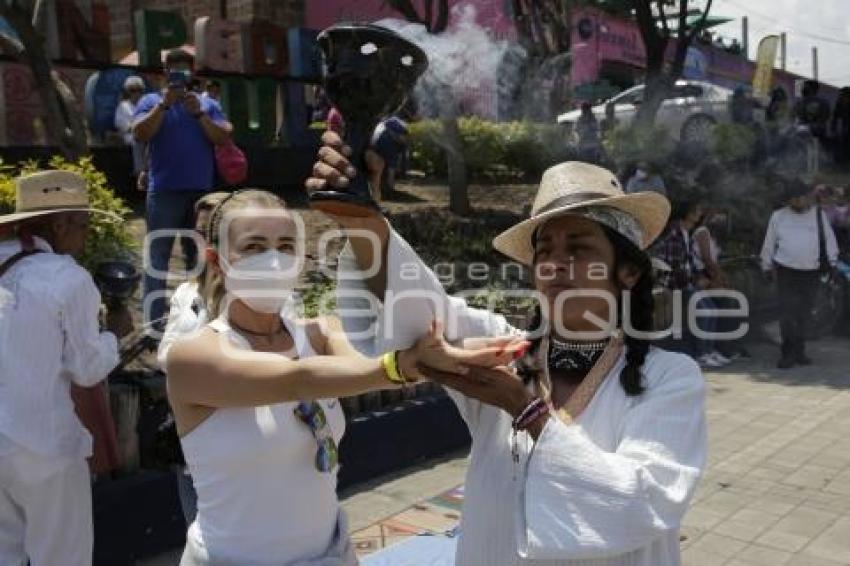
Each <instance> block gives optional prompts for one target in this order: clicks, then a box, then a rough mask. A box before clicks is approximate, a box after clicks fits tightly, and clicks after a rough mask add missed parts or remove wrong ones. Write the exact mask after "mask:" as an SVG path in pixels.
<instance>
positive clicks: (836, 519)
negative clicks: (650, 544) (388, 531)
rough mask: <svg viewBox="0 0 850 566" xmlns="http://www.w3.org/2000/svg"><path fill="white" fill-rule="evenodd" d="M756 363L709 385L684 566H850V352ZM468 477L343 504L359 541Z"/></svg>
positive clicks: (382, 487)
mask: <svg viewBox="0 0 850 566" xmlns="http://www.w3.org/2000/svg"><path fill="white" fill-rule="evenodd" d="M751 353H752V354H753V359H752V360H747V361H738V362H735V363H734V364H732V365H731V366H728V368H724V369H722V370H721V371H715V372H711V373H708V374H707V375H706V379H707V383H708V386H709V394H708V406H707V411H708V422H709V466H708V470H707V472H706V474H705V476H704V478H703V480H702V482H701V484H700V487H699V489H698V490H697V493H696V495H695V497H694V501H693V503H692V505H691V509H690V511H689V512H688V514H687V515H686V517H685V521H684V526H683V529H682V535H683V542H682V548H683V564H684V566H745V565H749V566H759V565H762V566H785V565H787V566H839V565H845V566H850V340H847V339H839V338H829V339H825V340H821V341H818V342H817V343H815V344H813V345H812V347H811V348H810V355H811V357H812V358H813V359H815V360H816V362H817V365H815V366H811V367H808V368H794V369H792V370H777V369H776V368H775V365H774V364H775V361H776V357H777V353H778V349H777V348H776V347H774V346H771V345H767V344H764V345H755V346H753V347H752V348H751ZM465 469H466V457H465V455H463V454H456V455H454V456H450V457H447V458H445V459H443V460H440V461H437V462H428V463H425V464H422V465H419V466H417V467H416V468H414V469H413V470H412V471H411V470H407V471H403V472H401V473H398V474H395V475H393V476H391V477H389V478H381V479H378V480H376V481H374V482H372V483H371V484H368V485H363V486H359V487H358V488H357V489H356V491H353V492H350V493H346V494H343V495H342V501H343V507H344V508H345V509H346V510H347V511H348V513H349V517H350V519H351V530H352V531H353V532H356V531H362V530H363V529H367V528H370V527H374V526H375V525H376V524H378V523H385V522H386V519H388V518H393V517H394V516H397V515H398V514H399V513H402V512H404V511H405V510H407V509H408V508H411V507H415V505H416V504H417V503H419V502H421V501H424V500H427V499H430V498H432V497H435V496H437V495H439V494H442V493H444V492H445V491H447V490H449V489H451V488H453V487H455V486H457V485H459V484H461V483H462V482H463V475H464V472H465ZM385 542H387V543H389V542H392V541H391V540H387V541H385ZM175 556H179V554H177V555H169V556H167V557H160V559H159V560H157V561H155V562H146V563H145V564H146V565H148V566H152V565H154V564H156V565H162V566H165V565H168V564H176V559H175V558H174V557H175Z"/></svg>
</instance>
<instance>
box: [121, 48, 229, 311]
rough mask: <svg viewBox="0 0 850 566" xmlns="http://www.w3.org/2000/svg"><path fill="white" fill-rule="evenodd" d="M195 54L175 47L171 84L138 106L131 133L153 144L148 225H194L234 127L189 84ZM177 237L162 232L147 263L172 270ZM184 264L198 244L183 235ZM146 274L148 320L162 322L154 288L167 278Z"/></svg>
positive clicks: (168, 67) (169, 61)
mask: <svg viewBox="0 0 850 566" xmlns="http://www.w3.org/2000/svg"><path fill="white" fill-rule="evenodd" d="M193 64H194V59H193V57H192V55H191V54H189V53H188V52H186V51H184V50H182V49H173V50H171V51H169V52H168V55H167V56H166V58H165V73H166V77H167V85H166V87H165V88H164V89H163V90H162V92H161V93H153V94H148V95H146V96H145V97H143V98H142V99H141V100H140V101H139V104H138V106H137V107H136V121H135V124H134V125H133V135H134V136H135V137H136V139H137V140H138V141H141V142H147V143H148V146H149V179H148V184H147V203H146V204H147V217H146V220H147V228H148V232H153V231H155V230H177V229H185V230H191V229H192V226H193V221H192V216H193V209H194V206H195V202H196V201H197V200H198V198H200V197H201V196H202V195H203V194H204V193H206V192H208V191H209V190H210V189H211V188H212V187H213V185H214V176H215V164H214V153H213V149H214V146H215V145H218V144H222V143H225V142H226V141H227V140H228V139H229V137H230V133H231V131H232V129H233V128H232V126H231V125H230V124H229V123H228V122H227V120H226V118H225V116H224V114H223V113H222V111H221V107H220V106H219V104H218V102H216V101H215V100H214V99H212V98H210V97H201V96H199V95H198V94H196V93H195V92H192V91H191V90H190V89H189V88H188V85H189V84H190V82H191V80H192V65H193ZM173 244H174V237H173V236H171V237H169V236H159V237H156V238H154V239H153V240H152V241H151V242H150V243H149V244H148V245H149V246H150V249H149V250H148V257H149V258H150V265H149V266H148V267H149V268H151V269H153V270H155V271H156V272H159V273H163V272H167V271H168V260H169V258H170V257H171V248H172V246H173ZM181 244H182V247H183V254H184V256H185V258H186V267H187V269H191V268H192V267H193V266H194V265H195V261H196V259H197V250H196V249H195V247H194V245H192V244H191V243H190V242H189V239H188V238H183V239H182V241H181ZM152 275H155V273H154V274H152V273H150V272H149V273H146V274H145V281H144V296H145V298H146V300H145V322H147V323H151V322H154V323H160V324H161V325H162V321H161V320H160V319H161V318H162V317H163V316H164V315H165V312H166V303H165V299H164V297H157V298H156V299H155V300H153V301H152V302H148V301H149V299H147V298H148V297H149V296H150V294H151V293H156V292H161V291H163V290H164V289H165V283H166V282H165V279H163V278H160V277H154V276H152Z"/></svg>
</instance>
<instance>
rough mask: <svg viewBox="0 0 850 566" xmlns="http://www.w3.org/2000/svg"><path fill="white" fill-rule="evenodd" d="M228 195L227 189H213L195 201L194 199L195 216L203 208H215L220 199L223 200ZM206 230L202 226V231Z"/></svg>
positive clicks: (210, 209)
mask: <svg viewBox="0 0 850 566" xmlns="http://www.w3.org/2000/svg"><path fill="white" fill-rule="evenodd" d="M229 196H230V193H229V192H227V191H215V192H212V193H207V194H205V195H204V196H202V197H201V198H199V199H198V200H197V201H195V216H196V217H197V216H198V214H200V213H201V212H203V211H205V210H209V211H212V210H215V207H217V206H218V205H219V204H220V203H221V201H223V200H224V199H226V198H227V197H229ZM206 231H207V227H206V226H204V232H206Z"/></svg>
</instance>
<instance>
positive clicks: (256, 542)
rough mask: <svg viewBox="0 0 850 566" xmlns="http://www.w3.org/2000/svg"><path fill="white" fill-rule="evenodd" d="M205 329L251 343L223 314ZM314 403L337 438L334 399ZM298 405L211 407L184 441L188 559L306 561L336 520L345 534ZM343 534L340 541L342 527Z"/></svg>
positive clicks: (298, 342)
mask: <svg viewBox="0 0 850 566" xmlns="http://www.w3.org/2000/svg"><path fill="white" fill-rule="evenodd" d="M283 322H284V324H285V325H286V327H287V329H288V330H289V332H290V334H291V335H292V337H293V339H294V341H295V348H296V350H297V352H298V356H299V358H307V357H310V356H315V355H316V354H315V352H314V351H313V349H312V347H311V346H310V341H309V338H308V336H307V333H306V330H305V329H304V328H303V327H302V326H301V325H298V324H295V323H293V322H291V321H288V320H286V319H285V318H284V319H283ZM209 326H210V327H211V328H212V329H214V330H216V331H217V332H219V333H221V334H222V335H224V336H226V337H227V338H228V339H230V340H231V343H232V344H233V345H234V346H236V347H239V348H245V349H249V348H250V346H249V344H248V342H247V341H246V340H245V339H244V338H243V337H242V336H240V335H239V334H238V333H236V332H235V331H233V330H232V329H231V328H230V326H229V325H228V323H227V321H226V320H225V319H223V318H218V319H216V320H214V321H213V322H211V323H210V325H209ZM319 404H320V405H321V406H322V408H323V409H324V411H325V414H326V416H327V420H328V423H329V425H330V427H331V430H332V432H333V437H334V440H335V441H336V442H337V445H339V441H340V439H341V438H342V435H343V432H344V430H345V416H344V415H343V412H342V409H341V408H340V406H339V402H338V401H337V400H336V399H327V400H321V401H319ZM296 405H297V403H295V402H287V403H279V404H276V405H267V406H264V407H249V408H224V409H216V411H215V412H214V413H212V415H210V416H209V417H208V418H207V419H206V420H205V421H203V422H202V423H201V424H200V425H198V426H197V427H196V428H195V429H193V430H192V431H190V432H189V433H188V434H186V435H185V436H184V437H183V438H182V439H181V444H182V446H183V453H184V455H185V457H186V462H187V464H188V466H189V470H190V472H191V474H192V478H193V480H194V483H195V489H196V490H197V492H198V515H197V518H196V519H195V522H193V523H192V525H191V526H190V527H189V532H188V534H187V554H189V550H190V548H191V550H192V552H191V553H192V554H193V555H194V556H195V557H196V562H193V563H203V564H228V565H230V564H238V565H251V566H280V565H284V564H287V565H288V564H293V563H302V562H303V563H312V561H314V560H317V561H321V559H322V558H323V557H325V556H326V555H328V554H329V553H331V552H333V547H334V546H335V545H337V544H338V543H339V542H340V541H337V540H336V537H337V534H338V533H337V527H338V522H339V523H340V526H341V527H343V528H342V529H340V530H343V531H344V519H343V520H342V521H339V519H340V517H341V512H340V508H339V501H338V499H337V496H336V480H337V472H336V470H334V471H333V472H330V473H323V472H320V471H318V470H317V469H316V466H315V459H316V451H317V449H318V445H317V443H316V440H315V438H314V437H313V434H312V432H311V431H310V429H309V427H308V426H307V425H306V424H305V423H303V422H302V421H301V420H300V419H298V417H296V416H295V415H294V414H293V409H294V408H295V407H296ZM340 534H341V535H342V536H344V537H345V538H346V539H347V533H344V532H342V533H340ZM198 556H201V557H203V559H200V560H198V559H197V557H198ZM184 559H185V557H184Z"/></svg>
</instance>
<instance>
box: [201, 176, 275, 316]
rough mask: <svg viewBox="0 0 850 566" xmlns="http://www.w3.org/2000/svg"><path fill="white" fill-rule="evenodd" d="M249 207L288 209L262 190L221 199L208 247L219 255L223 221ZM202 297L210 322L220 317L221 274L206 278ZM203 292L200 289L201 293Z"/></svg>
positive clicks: (210, 227)
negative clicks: (235, 212) (227, 216)
mask: <svg viewBox="0 0 850 566" xmlns="http://www.w3.org/2000/svg"><path fill="white" fill-rule="evenodd" d="M249 207H256V208H286V203H285V202H284V201H283V199H282V198H280V197H279V196H277V195H275V194H272V193H270V192H268V191H263V190H260V189H245V190H241V191H236V192H234V193H230V194H228V195H226V196H225V197H224V198H223V199H221V200H220V201H219V202H218V204H216V205H215V208H213V210H212V214H211V215H210V220H209V224H208V225H207V245H208V246H209V247H210V248H212V249H214V250H215V251H216V252H217V253H218V252H219V250H220V249H221V245H220V241H219V240H220V238H221V237H227V236H228V234H221V222H222V219H223V218H224V217H225V216H226V215H227V214H229V213H231V212H233V211H236V210H241V209H245V208H249ZM205 279H206V281H205V284H204V288H203V293H202V295H201V296H202V297H203V298H204V301H205V302H206V305H207V312H208V313H209V318H210V320H212V319H214V318H216V317H218V315H219V314H220V310H221V300H222V299H223V298H224V292H225V289H224V280H223V278H222V276H221V274H220V273H216V272H214V271H212V270H210V271H209V273H208V274H207V276H206V277H205ZM200 291H201V289H200V287H199V292H200Z"/></svg>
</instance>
